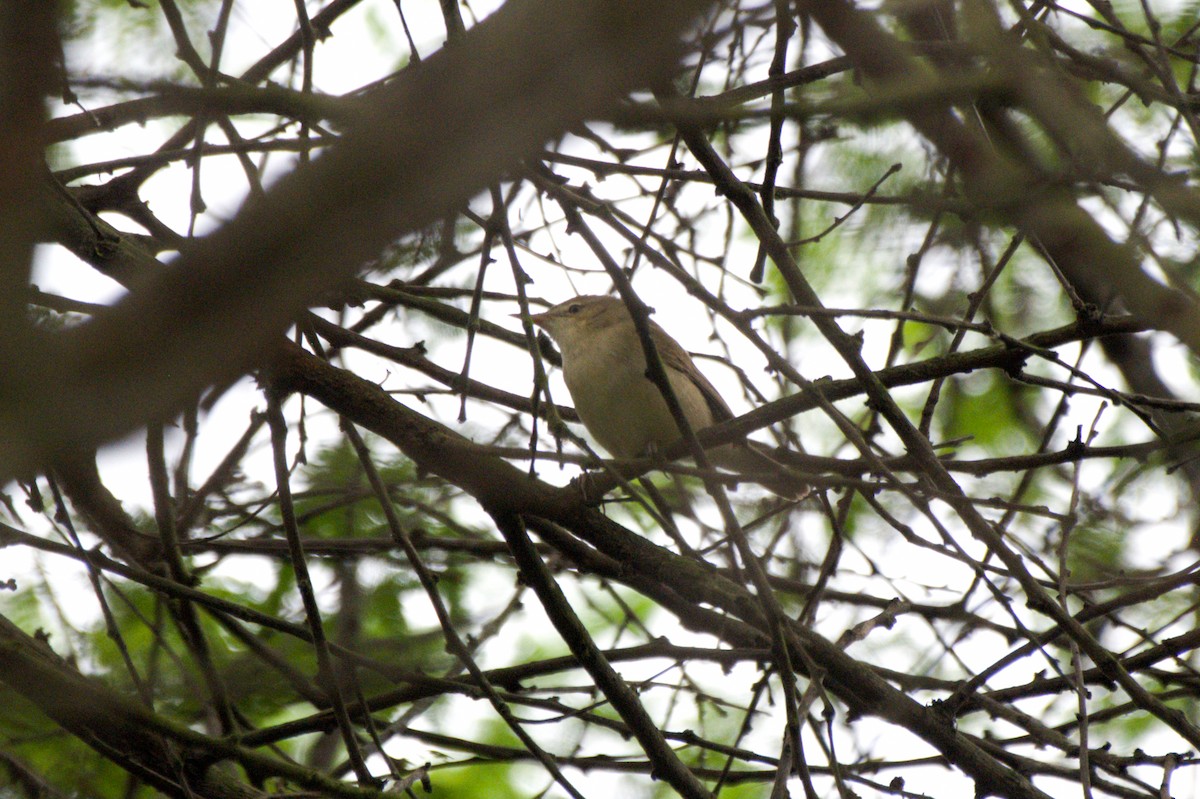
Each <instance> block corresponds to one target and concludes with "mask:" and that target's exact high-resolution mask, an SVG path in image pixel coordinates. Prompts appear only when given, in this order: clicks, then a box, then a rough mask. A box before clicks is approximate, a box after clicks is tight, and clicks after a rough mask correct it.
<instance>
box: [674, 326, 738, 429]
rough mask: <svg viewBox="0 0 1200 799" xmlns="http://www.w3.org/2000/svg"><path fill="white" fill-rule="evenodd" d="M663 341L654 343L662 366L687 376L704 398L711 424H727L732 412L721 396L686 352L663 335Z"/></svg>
mask: <svg viewBox="0 0 1200 799" xmlns="http://www.w3.org/2000/svg"><path fill="white" fill-rule="evenodd" d="M663 339H665V341H664V342H663V343H662V344H661V345H660V344H659V342H657V341H656V342H655V346H656V347H657V348H658V357H660V358H662V361H663V366H666V367H667V368H669V369H674V370H675V371H677V372H682V373H683V374H685V375H686V376H687V378H688V379H689V380H691V381H692V384H693V385H695V386H696V388H698V389H700V394H701V395H702V396H703V397H704V401H705V402H706V403H707V404H708V410H709V412H710V413H712V417H713V424H720V423H721V422H727V421H729V420H730V419H732V418H733V411H731V410H730V409H729V406H728V405H726V404H725V400H724V399H722V398H721V394H720V393H719V392H718V391H717V389H716V388H715V387H714V386H713V384H712V383H710V382H708V378H707V377H705V376H704V373H703V372H701V371H700V369H699V367H697V366H696V362H695V361H693V360H692V356H690V355H688V354H687V351H686V350H684V348H683V347H681V346H680V345H679V342H677V341H676V340H675V339H673V338H671V337H670V336H667V335H666V334H665V333H664V334H663Z"/></svg>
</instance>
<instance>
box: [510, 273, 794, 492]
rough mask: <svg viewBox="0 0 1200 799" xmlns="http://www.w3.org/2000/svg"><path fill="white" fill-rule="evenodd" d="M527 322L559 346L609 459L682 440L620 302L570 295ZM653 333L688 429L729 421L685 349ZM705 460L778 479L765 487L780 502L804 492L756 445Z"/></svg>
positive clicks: (575, 395) (566, 373) (580, 407)
mask: <svg viewBox="0 0 1200 799" xmlns="http://www.w3.org/2000/svg"><path fill="white" fill-rule="evenodd" d="M531 318H532V321H533V322H534V324H537V325H539V326H540V327H542V328H543V329H544V330H545V331H546V332H547V333H549V334H550V337H551V338H553V339H554V341H555V343H557V344H558V347H559V349H560V350H561V352H562V357H563V366H562V369H563V378H564V380H565V381H566V383H567V389H568V390H569V391H570V392H571V399H572V400H573V401H574V403H575V410H576V411H577V412H578V413H579V418H580V419H581V420H582V421H583V424H584V426H585V427H587V429H588V432H589V433H591V434H592V437H593V438H595V439H596V442H597V443H598V444H600V446H601V447H603V448H604V449H605V450H606V451H607V452H608V453H609V454H610V455H612V456H613V457H616V458H637V457H642V456H644V455H649V454H653V453H655V452H657V451H658V450H659V449H661V448H662V447H665V446H666V445H667V444H670V443H672V442H674V441H676V440H677V439H679V437H680V433H679V428H678V426H677V425H676V423H675V419H674V417H672V416H671V413H670V410H669V409H668V407H667V403H666V401H665V400H664V399H663V396H662V392H660V391H659V389H658V386H656V385H655V384H654V383H653V382H652V381H651V380H650V379H649V378H648V377H647V376H646V357H645V353H644V350H643V348H642V343H641V339H640V338H639V337H638V334H637V328H636V327H635V326H634V324H633V319H632V318H631V317H630V316H629V311H628V309H626V307H625V305H624V303H622V302H621V301H620V300H619V299H617V298H616V297H597V296H582V297H575V298H574V299H570V300H567V301H566V302H563V303H560V304H558V305H556V306H554V307H553V308H551V309H550V310H548V311H546V312H544V313H540V314H535V315H533V316H532V317H531ZM650 335H651V339H652V340H653V342H654V347H655V349H656V350H657V351H658V357H659V358H660V359H661V360H662V363H663V367H664V368H665V369H666V372H667V378H668V380H669V381H670V383H671V389H672V391H674V393H675V396H676V398H677V399H678V400H679V404H680V407H681V408H682V409H683V414H684V417H685V418H686V419H687V421H688V425H689V426H691V428H692V429H693V430H701V429H703V428H705V427H709V426H710V425H713V424H717V423H719V422H723V421H726V420H728V419H732V418H733V412H732V411H730V410H729V406H728V405H726V404H725V400H723V399H722V398H721V395H720V394H719V393H718V392H717V389H716V388H715V387H714V386H713V384H712V383H710V382H709V381H708V379H707V378H706V377H705V376H704V375H703V374H702V373H701V372H700V370H699V369H698V368H697V367H696V364H695V362H694V361H693V360H692V358H691V356H690V355H688V354H687V351H685V350H684V349H683V347H681V346H680V345H679V343H678V342H677V341H675V339H673V338H671V337H670V336H669V335H668V334H667V332H666V331H664V330H663V329H662V328H661V327H659V326H658V325H657V324H655V323H654V322H653V321H650ZM709 455H710V458H711V460H712V461H713V463H714V464H715V465H717V466H720V467H723V468H727V469H731V470H732V471H736V472H757V473H762V472H763V471H773V472H776V473H777V474H778V475H779V477H777V478H772V479H770V480H768V481H766V485H767V487H768V488H770V489H771V490H772V491H774V492H776V493H778V494H781V495H783V496H789V497H799V496H802V495H803V493H805V491H806V489H805V487H804V486H803V483H802V481H800V480H799V479H798V478H796V477H794V476H792V475H791V474H790V473H787V472H786V470H785V469H783V467H781V466H780V465H779V464H778V463H776V462H775V461H773V460H771V459H770V458H769V457H768V456H767V455H766V454H765V453H764V452H763V451H762V448H761V445H760V446H759V447H757V448H754V447H751V446H748V445H737V446H725V447H720V448H717V449H715V450H712V451H710V453H709Z"/></svg>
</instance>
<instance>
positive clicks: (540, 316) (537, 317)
mask: <svg viewBox="0 0 1200 799" xmlns="http://www.w3.org/2000/svg"><path fill="white" fill-rule="evenodd" d="M509 316H511V317H512V318H513V319H520V320H522V321H524V320H525V319H528V320H529V321H530V322H533V323H534V324H535V325H537V326H538V327H541V324H542V321H543V320H544V319H545V318H546V314H544V313H531V314H529V316H526V315H525V314H523V313H514V314H509Z"/></svg>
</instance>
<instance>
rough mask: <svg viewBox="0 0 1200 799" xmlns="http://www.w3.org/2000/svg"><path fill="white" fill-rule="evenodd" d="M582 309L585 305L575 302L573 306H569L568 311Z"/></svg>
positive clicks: (576, 311) (572, 311)
mask: <svg viewBox="0 0 1200 799" xmlns="http://www.w3.org/2000/svg"><path fill="white" fill-rule="evenodd" d="M582 310H583V306H582V305H580V304H579V303H575V304H574V305H572V306H571V307H569V308H567V313H579V312H580V311H582Z"/></svg>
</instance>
